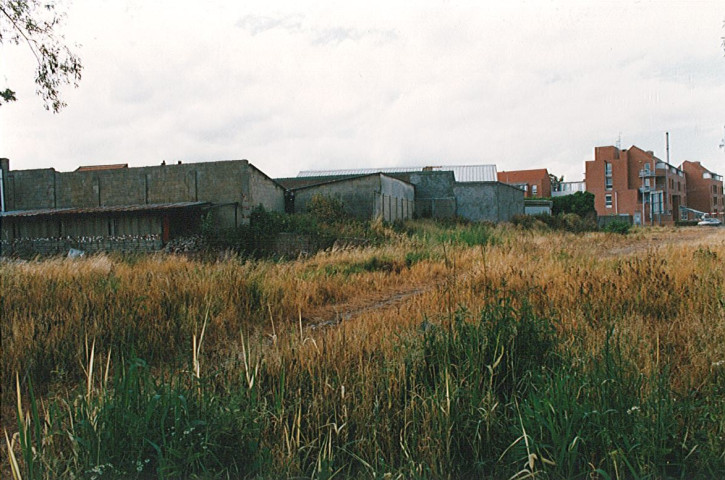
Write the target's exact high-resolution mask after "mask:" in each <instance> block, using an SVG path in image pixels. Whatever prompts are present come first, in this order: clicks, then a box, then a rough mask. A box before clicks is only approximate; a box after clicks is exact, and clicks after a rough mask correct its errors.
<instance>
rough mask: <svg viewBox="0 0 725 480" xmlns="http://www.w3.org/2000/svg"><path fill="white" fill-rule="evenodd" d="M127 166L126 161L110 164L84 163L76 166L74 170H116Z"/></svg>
mask: <svg viewBox="0 0 725 480" xmlns="http://www.w3.org/2000/svg"><path fill="white" fill-rule="evenodd" d="M121 168H128V163H115V164H112V165H85V166H82V167H78V168H76V172H95V171H98V170H118V169H121Z"/></svg>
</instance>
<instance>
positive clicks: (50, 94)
mask: <svg viewBox="0 0 725 480" xmlns="http://www.w3.org/2000/svg"><path fill="white" fill-rule="evenodd" d="M64 21H65V15H64V14H63V13H62V12H60V11H59V10H58V9H56V6H55V5H54V4H53V3H51V2H50V1H47V0H46V1H41V0H0V44H5V43H6V42H8V43H11V44H15V45H22V44H25V45H27V47H28V48H29V49H30V51H31V52H32V54H33V55H34V56H35V60H36V63H37V67H36V69H35V85H36V93H37V94H38V95H39V96H40V97H41V98H42V99H43V103H44V106H45V108H46V110H50V111H52V112H54V113H58V112H59V111H60V110H61V109H62V108H63V107H65V106H66V103H65V102H64V101H63V100H62V99H61V95H60V89H61V87H63V86H65V85H73V86H74V87H77V86H78V83H79V82H80V80H81V71H82V70H83V65H82V64H81V59H80V57H79V56H78V55H76V54H75V53H73V51H72V50H71V49H70V47H68V46H67V45H66V43H65V36H64V35H63V33H62V32H61V29H62V27H63V23H64ZM75 47H76V48H77V47H78V46H77V45H75ZM15 100H17V98H16V96H15V91H13V90H11V89H10V88H8V87H4V88H3V87H0V105H2V104H3V103H7V102H12V101H15Z"/></svg>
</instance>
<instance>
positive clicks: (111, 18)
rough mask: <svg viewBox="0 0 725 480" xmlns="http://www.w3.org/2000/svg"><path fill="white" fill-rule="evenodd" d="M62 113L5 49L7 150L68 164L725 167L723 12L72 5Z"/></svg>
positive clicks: (22, 51)
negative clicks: (626, 156)
mask: <svg viewBox="0 0 725 480" xmlns="http://www.w3.org/2000/svg"><path fill="white" fill-rule="evenodd" d="M66 10H67V13H68V17H67V22H66V26H65V29H64V30H65V33H66V39H67V41H68V42H69V43H78V44H80V45H81V47H80V48H79V49H78V53H79V54H80V56H81V58H82V62H83V65H84V70H83V79H82V81H81V84H80V87H79V88H78V89H72V88H67V89H65V90H64V95H63V97H64V100H65V101H66V102H67V103H68V107H67V108H65V109H64V110H63V111H62V112H61V113H60V114H57V115H54V114H52V113H49V112H47V111H46V110H44V109H43V106H42V102H41V99H40V98H39V97H38V96H36V95H35V93H34V91H35V86H34V84H33V69H34V64H33V62H34V58H33V56H32V54H31V53H30V51H29V50H28V49H27V48H25V47H23V46H22V45H21V46H8V45H5V46H3V47H2V49H1V51H0V54H1V57H0V69H1V70H0V87H2V88H5V87H6V86H7V87H10V88H12V89H14V90H15V91H16V92H17V97H18V101H17V102H15V103H12V104H8V105H3V106H1V107H0V156H3V157H8V158H10V165H11V168H12V169H14V170H15V169H30V168H48V167H53V168H55V169H56V170H60V171H68V170H74V169H75V168H76V167H78V166H79V165H93V164H110V163H128V164H129V166H145V165H157V164H159V163H160V162H161V161H162V160H166V162H167V163H170V162H176V161H178V160H181V161H183V162H185V163H186V162H201V161H211V160H229V159H242V158H246V159H248V160H249V161H250V162H251V163H253V164H254V165H256V166H257V167H258V168H260V169H261V170H262V171H264V172H265V173H267V174H268V175H270V176H272V177H283V176H294V175H296V174H297V172H298V171H300V170H310V169H342V168H360V167H393V166H411V165H446V164H449V165H463V164H495V165H496V166H497V168H498V170H499V171H504V170H517V169H527V168H548V170H549V172H550V173H554V174H556V175H564V176H565V179H566V180H581V179H582V178H583V172H584V161H585V160H587V159H591V158H592V155H593V149H594V147H595V146H599V145H614V144H616V143H617V141H618V139H619V138H621V146H622V147H623V148H628V147H629V146H631V145H637V146H638V147H640V148H643V149H645V150H653V151H654V152H655V154H656V155H657V156H659V157H660V158H662V159H665V158H666V153H665V131H669V132H670V155H671V156H670V158H671V163H673V164H675V165H679V164H680V163H681V162H682V161H683V160H693V161H696V160H699V161H701V162H702V163H703V164H704V165H705V166H706V167H708V168H710V169H711V170H714V171H716V172H719V173H721V174H723V173H725V151H724V150H722V149H720V148H719V145H720V143H721V142H722V141H723V135H724V134H725V130H724V127H725V55H724V52H723V48H722V37H723V36H725V29H724V28H723V22H724V21H725V2H723V1H722V0H717V1H679V2H675V1H639V2H634V1H618V2H614V1H609V2H564V1H541V2H537V1H527V2H458V1H429V2H428V1H415V2H391V1H382V2H373V1H369V0H367V1H364V2H340V1H331V2H302V1H296V2H289V3H280V2H274V1H269V0H267V1H263V2H253V1H244V2H232V1H228V2H213V1H212V2H200V1H194V2H186V1H179V0H174V1H168V2H166V1H146V0H133V1H132V0H127V1H120V0H88V1H81V0H76V1H75V2H73V3H71V4H69V5H68V6H67V8H66Z"/></svg>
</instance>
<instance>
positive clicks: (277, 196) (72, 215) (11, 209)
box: [0, 159, 284, 253]
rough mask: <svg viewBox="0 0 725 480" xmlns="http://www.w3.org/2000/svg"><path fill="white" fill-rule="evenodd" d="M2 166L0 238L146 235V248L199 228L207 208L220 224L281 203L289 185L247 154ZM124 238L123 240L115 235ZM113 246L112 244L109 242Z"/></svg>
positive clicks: (7, 242)
mask: <svg viewBox="0 0 725 480" xmlns="http://www.w3.org/2000/svg"><path fill="white" fill-rule="evenodd" d="M0 166H1V167H2V181H1V182H0V186H2V192H1V195H0V197H1V198H2V207H3V208H2V210H3V211H2V212H1V213H0V222H1V223H0V230H1V231H0V240H2V242H3V247H4V249H3V250H4V253H8V250H11V249H12V245H13V243H15V242H17V241H19V240H21V239H45V240H46V241H47V240H48V239H54V238H56V239H58V238H63V239H67V238H71V239H78V238H104V239H105V240H104V245H106V246H112V245H111V243H112V241H111V240H109V239H117V240H118V239H124V241H126V240H128V239H130V238H133V239H134V240H136V241H140V240H139V239H148V240H149V242H151V243H152V244H151V245H149V246H148V248H146V247H144V248H141V247H139V248H135V249H137V250H138V249H142V250H143V249H153V247H154V246H158V245H160V244H163V243H165V242H166V241H168V240H169V239H171V238H174V237H176V236H180V235H184V234H187V233H189V232H193V231H198V229H199V225H200V222H201V218H202V215H203V214H207V213H210V212H211V218H212V219H213V221H214V222H215V223H216V225H218V226H220V227H234V226H238V225H242V224H245V223H248V221H249V216H250V213H251V211H252V209H253V208H254V207H256V206H258V205H262V206H263V207H264V208H266V209H268V210H271V211H279V212H281V211H283V210H284V188H283V187H282V186H280V185H279V184H277V183H276V182H274V181H273V180H272V179H270V178H269V177H267V176H266V175H265V174H264V173H262V172H261V171H260V170H258V169H257V168H255V167H254V166H253V165H251V164H250V163H249V162H248V161H246V160H230V161H220V162H206V163H187V164H181V163H178V164H173V165H165V164H162V165H160V166H153V167H140V168H128V166H127V165H107V166H96V167H80V168H79V169H78V170H76V171H74V172H57V171H55V169H53V168H47V169H36V170H10V166H9V161H8V160H7V159H1V160H0ZM118 241H120V240H118ZM110 249H112V248H110Z"/></svg>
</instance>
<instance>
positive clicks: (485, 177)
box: [297, 165, 497, 182]
mask: <svg viewBox="0 0 725 480" xmlns="http://www.w3.org/2000/svg"><path fill="white" fill-rule="evenodd" d="M422 171H441V172H447V171H450V172H453V175H454V176H455V178H456V181H457V182H495V181H496V180H497V178H496V165H441V166H435V167H389V168H356V169H349V170H303V171H301V172H300V173H298V174H297V176H298V177H328V176H334V175H367V174H370V173H378V172H380V173H409V172H422Z"/></svg>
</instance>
